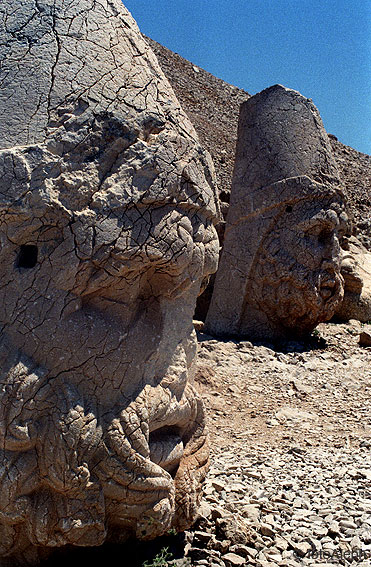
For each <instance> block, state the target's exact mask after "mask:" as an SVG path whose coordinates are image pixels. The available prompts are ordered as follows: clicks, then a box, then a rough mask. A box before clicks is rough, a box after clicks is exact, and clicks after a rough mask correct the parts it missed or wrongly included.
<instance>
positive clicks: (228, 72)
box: [124, 0, 371, 153]
mask: <svg viewBox="0 0 371 567" xmlns="http://www.w3.org/2000/svg"><path fill="white" fill-rule="evenodd" d="M124 4H125V5H126V7H127V8H128V9H129V10H130V11H131V13H132V14H133V16H134V18H135V19H136V20H137V22H138V24H139V27H140V29H141V31H142V32H143V33H145V34H146V35H148V36H150V37H152V38H153V39H155V40H156V41H158V42H159V43H162V44H163V45H165V46H166V47H168V48H169V49H171V50H172V51H175V52H177V53H179V54H180V55H182V56H183V57H185V58H186V59H189V60H190V61H192V62H193V63H195V64H196V65H198V66H200V67H202V68H203V69H206V70H207V71H209V72H210V73H212V74H213V75H216V76H217V77H219V78H221V79H224V80H225V81H227V82H229V83H232V84H233V85H236V86H238V87H241V88H243V89H245V90H246V91H248V92H249V93H250V94H255V93H257V92H259V91H261V90H262V89H264V88H266V87H268V86H270V85H272V84H275V83H281V84H283V85H285V86H287V87H290V88H292V89H295V90H298V91H300V92H301V93H302V94H303V95H305V96H307V97H308V98H312V99H313V102H314V103H315V104H316V106H317V107H318V109H319V111H320V113H321V116H322V120H323V122H324V124H325V128H326V130H327V131H328V132H330V133H332V134H335V136H337V137H338V138H339V140H340V141H341V142H343V143H344V144H347V145H349V146H352V147H353V148H355V149H357V150H359V151H362V152H365V153H371V0H229V1H228V0H124Z"/></svg>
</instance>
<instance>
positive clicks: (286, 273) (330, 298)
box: [241, 237, 344, 338]
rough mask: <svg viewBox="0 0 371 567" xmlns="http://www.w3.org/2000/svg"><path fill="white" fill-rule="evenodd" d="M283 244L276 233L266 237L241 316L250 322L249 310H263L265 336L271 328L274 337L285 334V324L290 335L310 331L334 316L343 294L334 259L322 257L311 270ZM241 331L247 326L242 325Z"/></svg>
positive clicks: (303, 333) (257, 332)
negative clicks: (283, 246) (283, 247)
mask: <svg viewBox="0 0 371 567" xmlns="http://www.w3.org/2000/svg"><path fill="white" fill-rule="evenodd" d="M281 245H282V242H280V241H279V240H277V239H276V238H274V237H267V238H266V239H265V240H264V242H263V244H262V247H261V248H260V250H259V252H258V254H257V255H256V264H255V268H254V277H251V279H250V280H249V282H250V284H249V285H248V286H247V297H246V305H245V314H244V316H243V317H242V320H243V321H246V322H247V323H248V314H247V312H248V310H251V309H253V310H254V313H255V310H256V312H260V313H261V314H264V316H265V320H264V321H263V320H262V323H261V324H262V336H266V335H267V328H269V329H270V333H271V336H272V338H274V337H275V336H276V337H277V338H279V337H280V336H281V337H282V327H283V328H284V329H285V330H286V331H287V334H288V335H290V330H292V334H293V335H294V336H297V335H298V334H299V335H300V334H302V335H305V334H307V333H310V332H311V331H312V330H313V329H314V327H315V326H316V325H317V324H318V322H323V321H328V320H329V319H331V317H332V316H333V315H334V313H335V310H336V307H337V306H338V304H339V303H340V302H341V300H342V298H343V295H344V290H343V278H342V276H341V274H340V266H337V264H336V263H335V262H334V261H331V262H330V261H328V260H323V261H322V262H320V266H319V267H318V269H316V270H309V269H308V268H307V267H306V266H303V265H302V264H301V263H300V258H295V257H294V256H293V255H292V253H290V252H289V251H287V250H281ZM337 268H338V269H337ZM260 318H261V319H262V317H260ZM263 328H264V329H265V330H263ZM241 332H242V333H243V332H246V330H245V329H244V328H241ZM258 334H259V326H258V325H257V329H256V335H257V336H258Z"/></svg>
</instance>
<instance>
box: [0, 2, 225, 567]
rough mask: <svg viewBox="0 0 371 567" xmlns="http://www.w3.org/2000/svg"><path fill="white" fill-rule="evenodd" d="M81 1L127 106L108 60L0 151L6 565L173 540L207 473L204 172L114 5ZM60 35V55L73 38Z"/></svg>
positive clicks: (209, 190)
mask: <svg viewBox="0 0 371 567" xmlns="http://www.w3.org/2000/svg"><path fill="white" fill-rule="evenodd" d="M31 4H32V5H33V2H26V5H27V8H29V7H30V6H31ZM39 4H40V3H39ZM42 4H45V6H44V8H45V15H44V13H42V17H43V18H44V19H43V22H45V21H47V12H48V10H49V9H50V6H49V4H48V2H47V1H45V2H42ZM62 4H63V3H62ZM85 4H86V2H85V0H84V2H81V3H80V4H79V10H80V9H81V13H83V11H84V9H85V8H86V17H87V20H88V22H89V26H90V28H89V26H88V28H89V29H94V30H95V29H98V27H96V26H95V23H96V22H101V23H100V28H102V26H103V27H104V26H106V27H107V26H111V27H112V29H114V30H115V33H116V32H117V34H118V40H121V41H118V40H117V42H116V43H115V42H113V40H112V34H113V31H112V32H111V36H110V38H111V42H112V43H113V44H115V45H116V46H120V49H121V50H122V53H124V55H125V56H126V55H127V61H124V62H123V63H122V65H121V67H120V68H119V69H120V72H121V71H122V69H123V70H124V71H122V72H123V78H122V80H121V78H120V76H118V77H116V75H115V80H116V82H117V85H120V86H118V87H117V89H118V91H117V92H120V93H121V89H122V85H123V84H124V79H125V80H126V81H127V82H130V81H129V79H130V80H133V77H135V88H136V89H137V90H138V91H139V94H138V96H137V98H135V97H134V94H135V93H134V94H133V92H132V91H131V90H130V89H129V88H128V90H127V91H125V97H126V98H125V97H123V100H122V101H121V100H120V99H119V98H117V97H118V95H117V93H116V98H114V97H113V95H112V91H110V95H109V96H111V98H112V99H114V102H112V100H111V99H110V100H108V103H107V100H106V98H105V96H103V97H102V100H101V101H100V102H99V104H97V96H98V95H97V93H101V88H102V87H101V86H99V84H103V83H104V84H105V81H106V78H107V76H108V73H109V65H108V63H106V64H107V66H108V70H107V68H104V69H103V70H102V77H103V78H102V77H100V79H99V80H100V81H101V83H99V81H98V80H97V81H96V82H94V81H93V82H94V84H93V86H92V87H91V89H92V90H94V88H96V89H97V92H96V93H95V95H94V97H93V96H92V95H91V93H90V98H89V96H86V97H84V96H78V97H77V96H72V94H71V96H68V97H66V98H65V99H64V102H63V105H62V104H61V103H58V104H57V105H56V106H55V107H53V108H52V109H51V110H50V113H49V122H48V128H47V129H46V133H45V134H42V133H39V134H37V135H35V139H36V141H35V143H28V144H25V143H24V139H23V138H22V136H23V134H22V136H21V135H20V137H21V138H22V139H21V140H20V143H19V144H18V147H13V146H9V147H4V144H3V146H2V147H3V149H2V150H0V245H1V247H0V262H1V266H2V269H1V273H0V296H1V305H2V306H3V307H2V310H1V313H0V329H1V337H0V371H1V375H0V439H1V445H0V455H1V456H0V460H1V464H2V465H3V468H2V472H1V476H0V492H1V495H2V497H1V502H0V556H3V557H10V559H9V561H10V563H9V564H10V565H12V566H13V565H17V564H20V565H26V564H30V565H32V564H37V562H38V560H39V557H40V556H41V555H42V554H43V553H44V551H45V550H46V549H52V548H54V547H58V546H64V545H68V544H70V545H77V546H87V545H99V544H101V543H103V542H104V541H106V540H107V541H115V542H118V541H121V540H123V539H125V538H126V537H127V536H128V535H132V534H134V535H136V536H137V537H139V538H143V539H147V538H153V537H156V536H157V535H161V534H163V533H166V532H167V531H168V530H169V528H170V527H171V526H175V527H176V528H185V527H186V526H187V525H189V524H190V523H191V522H192V521H193V519H194V516H195V511H196V508H197V505H198V502H199V498H200V491H201V485H202V480H203V478H204V476H205V473H206V469H207V464H208V448H207V439H206V432H205V422H204V414H203V406H202V402H201V400H200V398H199V397H198V395H197V393H196V392H195V390H194V388H193V386H192V372H193V370H192V367H193V362H194V356H195V352H196V344H195V336H194V331H193V326H192V314H193V311H194V306H195V301H196V297H197V295H198V293H199V289H200V284H201V281H202V280H203V278H204V277H205V276H206V275H208V274H210V273H211V272H213V271H215V269H216V262H217V256H218V242H217V237H216V232H215V229H214V227H213V223H214V222H215V220H216V216H217V210H216V199H215V191H214V188H213V185H212V184H213V174H212V168H210V161H209V158H208V155H206V154H205V153H204V152H203V151H202V150H201V148H200V147H199V145H198V142H197V139H196V136H195V133H194V131H193V129H192V127H191V126H190V124H189V122H188V120H187V118H186V117H185V115H184V114H183V113H182V112H181V110H180V109H179V107H178V106H177V103H176V100H175V97H174V95H173V94H172V92H171V91H170V87H169V86H168V85H167V83H166V82H165V79H164V78H163V75H162V74H161V71H160V70H159V68H158V66H157V62H156V60H155V59H154V57H153V55H152V54H151V52H149V51H148V48H147V46H146V45H145V44H144V42H143V40H142V39H141V37H140V36H139V34H138V32H137V28H136V27H135V24H134V22H133V21H132V19H131V17H130V16H129V15H128V13H127V12H126V11H125V9H124V8H123V7H122V6H121V2H119V1H116V0H115V1H114V2H113V3H112V2H111V3H105V2H103V3H102V6H103V4H104V5H105V7H106V10H107V11H108V12H110V10H113V6H116V8H115V9H117V11H118V13H119V14H120V16H119V19H120V18H121V20H120V21H117V19H115V18H117V17H118V16H117V13H116V12H115V11H114V10H113V12H114V13H112V14H111V16H110V19H107V14H106V12H105V11H104V10H103V8H102V6H101V5H100V4H99V6H97V7H96V10H97V13H94V11H93V12H90V11H89V10H88V9H87V6H85ZM63 9H65V11H66V12H67V13H66V14H64V15H65V19H66V20H67V19H68V18H67V16H69V11H76V7H75V6H70V7H67V8H65V7H64V4H63V6H61V10H63ZM0 12H1V11H0ZM0 15H1V14H0ZM62 15H63V14H62ZM53 17H54V16H53ZM77 17H78V16H76V18H77ZM79 17H80V16H79ZM89 18H90V20H89ZM100 18H101V20H100ZM36 19H37V18H36V16H35V20H36ZM33 21H34V20H33ZM122 21H124V22H126V27H125V26H124V25H123V23H122ZM57 23H58V25H59V26H62V27H61V30H60V31H61V36H60V37H61V44H60V47H61V53H62V54H63V53H64V51H63V49H64V48H65V51H66V52H67V51H68V50H67V47H68V41H69V39H70V40H71V42H73V41H74V38H75V36H74V35H73V34H72V33H71V38H68V36H66V37H65V36H64V35H63V34H64V33H65V30H64V27H63V26H64V19H63V18H62V17H61V19H60V20H59V21H58V22H57ZM93 24H94V25H93ZM76 25H77V24H76ZM120 26H121V27H120ZM79 29H80V28H79ZM127 29H129V31H125V30H127ZM117 30H118V31H117ZM123 30H124V31H123ZM89 33H90V32H89ZM125 33H128V34H129V35H128V36H126V35H125ZM120 34H121V35H120ZM130 34H131V35H130ZM22 37H23V36H22ZM40 37H41V35H40ZM42 37H44V36H42ZM128 37H129V40H128ZM133 38H134V39H133ZM125 42H126V43H125ZM125 45H126V49H127V51H125ZM133 45H134V46H135V49H134V47H133ZM63 46H64V47H63ZM130 49H134V51H135V50H137V51H138V53H139V54H140V55H137V57H136V58H134V59H133V57H132V54H131V51H130ZM98 51H99V50H98ZM122 53H121V56H122V57H123V56H124V55H122ZM143 53H144V56H143ZM116 55H117V54H116ZM90 56H91V54H90V52H89V57H90ZM60 57H61V59H60V61H61V60H62V61H63V56H62V55H61V56H60ZM66 57H67V56H66ZM89 57H88V58H87V60H86V61H87V62H86V67H87V71H86V69H85V68H84V71H83V72H82V75H83V77H84V73H85V71H86V76H88V77H89V80H92V79H90V75H89V64H90V63H89ZM97 60H98V59H97ZM149 60H150V61H151V65H150V64H149V62H148V61H149ZM116 63H117V60H115V64H116ZM130 65H131V67H130ZM129 67H130V72H129V73H128V71H127V69H128V68H129ZM58 69H59V68H58V66H57V67H56V68H55V69H54V72H55V76H58ZM59 70H60V69H59ZM115 71H116V72H117V73H118V74H119V71H117V70H116V68H115ZM64 72H65V71H64V69H63V68H62V71H61V73H62V75H61V76H63V73H64ZM151 73H152V75H151ZM148 76H149V77H152V81H151V83H148ZM66 77H67V78H68V77H69V75H68V74H66ZM128 77H129V79H128ZM102 81H103V83H102ZM97 85H98V87H99V88H98V87H97ZM132 88H133V89H134V87H132ZM167 89H168V91H167V96H168V101H167V102H166V104H165V102H164V101H162V102H159V100H160V99H162V97H163V94H164V92H166V90H167ZM102 92H103V91H102ZM154 93H157V96H158V100H157V102H153V101H154V100H155V99H154V98H153V96H154ZM57 94H58V93H57ZM107 96H108V95H107ZM151 97H152V98H151ZM52 98H53V97H51V99H52ZM57 98H58V97H57ZM128 99H130V105H128V106H129V107H130V111H127V110H126V106H125V105H126V104H127V101H128ZM134 100H135V105H134V102H133V101H134ZM151 101H152V102H151ZM131 103H133V104H131ZM108 107H109V108H108ZM0 131H1V124H0Z"/></svg>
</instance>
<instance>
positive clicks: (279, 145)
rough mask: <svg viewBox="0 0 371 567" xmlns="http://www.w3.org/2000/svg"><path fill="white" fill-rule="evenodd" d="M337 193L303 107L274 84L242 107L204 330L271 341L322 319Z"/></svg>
mask: <svg viewBox="0 0 371 567" xmlns="http://www.w3.org/2000/svg"><path fill="white" fill-rule="evenodd" d="M339 187H340V181H339V176H338V171H337V168H336V165H335V162H334V160H333V158H332V154H331V149H330V144H329V140H328V137H327V135H326V132H325V130H324V128H323V124H322V121H321V118H320V115H319V113H318V111H317V109H316V108H315V106H314V105H313V103H312V102H311V101H310V100H308V99H306V98H304V97H303V96H301V95H300V93H298V92H295V91H292V90H289V89H286V88H284V87H282V86H280V85H275V86H273V87H270V88H268V89H266V90H264V91H262V92H261V93H259V94H257V95H255V96H253V97H251V98H250V99H249V100H247V101H246V102H245V103H244V104H243V105H242V108H241V115H240V121H239V134H238V142H237V154H236V164H235V170H234V179H233V184H232V193H231V204H230V208H229V212H228V216H227V224H226V231H225V240H224V249H223V253H222V257H221V262H220V268H219V270H218V273H217V277H216V282H215V287H214V292H213V297H212V301H211V305H210V309H209V313H208V316H207V319H206V326H207V329H208V330H209V332H211V333H213V334H217V335H223V334H236V335H248V336H250V337H255V338H281V337H285V336H289V335H292V334H295V335H297V334H305V333H307V332H310V331H311V330H313V328H314V327H315V326H316V325H317V324H318V323H319V322H321V321H326V320H328V319H330V318H331V317H332V315H333V314H334V312H335V309H336V307H337V305H338V304H339V302H340V301H341V300H342V296H343V286H342V277H341V275H340V247H339V233H341V231H342V230H343V229H344V227H345V224H346V215H345V213H344V211H343V205H342V197H341V193H340V192H339Z"/></svg>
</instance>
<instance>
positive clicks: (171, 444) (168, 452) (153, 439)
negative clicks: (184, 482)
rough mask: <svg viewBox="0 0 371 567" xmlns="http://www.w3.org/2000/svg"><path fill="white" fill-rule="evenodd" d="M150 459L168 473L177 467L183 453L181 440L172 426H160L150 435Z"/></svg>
mask: <svg viewBox="0 0 371 567" xmlns="http://www.w3.org/2000/svg"><path fill="white" fill-rule="evenodd" d="M149 448H150V455H151V461H152V462H154V463H156V465H159V466H160V467H161V468H163V469H164V470H166V471H167V472H169V473H172V472H173V471H175V470H176V469H177V467H178V466H179V463H180V461H181V458H182V456H183V453H184V445H183V441H182V439H181V437H180V435H179V434H177V433H176V430H175V429H173V428H169V429H168V430H166V428H162V429H160V430H157V431H156V432H154V434H152V435H151V436H150V439H149Z"/></svg>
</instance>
